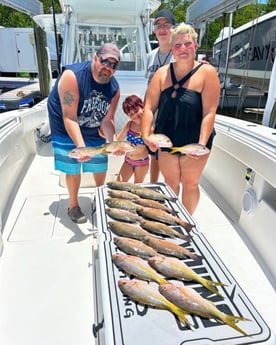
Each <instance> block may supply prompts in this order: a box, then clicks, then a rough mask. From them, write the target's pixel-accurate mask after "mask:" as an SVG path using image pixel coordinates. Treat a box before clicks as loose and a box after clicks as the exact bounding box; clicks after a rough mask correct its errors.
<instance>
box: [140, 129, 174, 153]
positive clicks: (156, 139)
mask: <svg viewBox="0 0 276 345" xmlns="http://www.w3.org/2000/svg"><path fill="white" fill-rule="evenodd" d="M143 139H144V141H145V143H146V144H147V146H148V147H149V148H150V150H151V151H153V152H155V151H156V150H158V149H159V148H161V147H172V142H171V140H170V138H168V137H167V136H166V135H164V134H160V133H156V134H150V135H149V136H147V137H143Z"/></svg>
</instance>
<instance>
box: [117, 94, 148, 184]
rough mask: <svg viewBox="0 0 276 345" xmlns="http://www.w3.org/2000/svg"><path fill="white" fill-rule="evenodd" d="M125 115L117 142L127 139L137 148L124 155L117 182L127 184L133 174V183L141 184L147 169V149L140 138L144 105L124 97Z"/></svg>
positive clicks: (135, 98) (136, 100)
mask: <svg viewBox="0 0 276 345" xmlns="http://www.w3.org/2000/svg"><path fill="white" fill-rule="evenodd" d="M122 106H123V110H124V112H125V114H126V115H127V116H128V117H129V118H130V121H128V122H127V123H126V125H125V127H124V128H123V129H122V131H121V132H120V133H119V134H118V136H117V140H124V139H127V141H129V142H130V143H132V144H134V145H136V146H137V148H136V149H135V150H134V151H131V152H128V153H127V154H126V155H125V161H124V163H123V165H122V167H121V169H120V172H119V175H118V178H117V180H118V181H122V182H127V181H128V180H129V179H130V177H131V176H132V175H133V174H134V183H141V182H143V181H144V178H145V176H146V174H147V172H148V169H149V154H148V148H147V146H146V145H145V143H144V140H143V139H142V137H141V122H142V116H143V114H144V103H143V101H142V99H141V98H140V97H138V96H136V95H131V96H128V97H126V99H125V100H124V102H123V104H122Z"/></svg>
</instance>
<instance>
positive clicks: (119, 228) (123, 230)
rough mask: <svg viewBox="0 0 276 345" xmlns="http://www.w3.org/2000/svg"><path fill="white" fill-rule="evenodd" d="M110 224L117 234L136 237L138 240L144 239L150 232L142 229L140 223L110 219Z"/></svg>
mask: <svg viewBox="0 0 276 345" xmlns="http://www.w3.org/2000/svg"><path fill="white" fill-rule="evenodd" d="M108 225H109V227H110V229H111V231H112V232H113V233H114V234H116V235H117V236H121V237H129V238H134V239H136V240H143V238H144V237H146V236H149V235H150V234H149V232H148V231H146V230H144V229H142V228H141V227H140V226H139V225H136V224H129V223H124V222H119V221H114V222H113V221H110V222H108Z"/></svg>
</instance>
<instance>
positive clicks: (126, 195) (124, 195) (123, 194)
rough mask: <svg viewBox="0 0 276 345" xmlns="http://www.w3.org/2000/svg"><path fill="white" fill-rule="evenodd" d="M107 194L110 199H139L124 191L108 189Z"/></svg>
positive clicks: (137, 196)
mask: <svg viewBox="0 0 276 345" xmlns="http://www.w3.org/2000/svg"><path fill="white" fill-rule="evenodd" d="M107 194H108V195H109V196H110V197H111V198H121V199H127V200H131V201H134V200H137V199H140V197H139V195H137V194H134V193H131V192H128V191H126V190H116V189H108V190H107Z"/></svg>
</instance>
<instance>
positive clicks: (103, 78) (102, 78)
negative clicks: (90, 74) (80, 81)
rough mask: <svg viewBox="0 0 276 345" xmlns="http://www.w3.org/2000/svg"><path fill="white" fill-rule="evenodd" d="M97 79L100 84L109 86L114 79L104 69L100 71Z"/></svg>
mask: <svg viewBox="0 0 276 345" xmlns="http://www.w3.org/2000/svg"><path fill="white" fill-rule="evenodd" d="M97 77H98V80H99V83H101V84H107V83H109V81H110V79H111V78H112V74H111V73H110V72H109V71H108V70H107V69H102V70H101V71H99V73H98V76H97Z"/></svg>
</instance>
